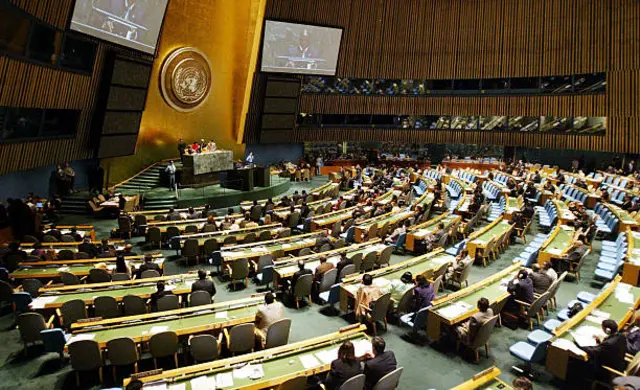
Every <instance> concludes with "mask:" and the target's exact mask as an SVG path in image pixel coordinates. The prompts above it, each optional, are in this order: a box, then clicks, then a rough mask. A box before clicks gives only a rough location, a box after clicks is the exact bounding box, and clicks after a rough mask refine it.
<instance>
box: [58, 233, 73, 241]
mask: <svg viewBox="0 0 640 390" xmlns="http://www.w3.org/2000/svg"><path fill="white" fill-rule="evenodd" d="M60 241H62V242H75V241H76V239H75V238H73V236H70V235H68V234H63V235H62V236H60Z"/></svg>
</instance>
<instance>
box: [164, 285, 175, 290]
mask: <svg viewBox="0 0 640 390" xmlns="http://www.w3.org/2000/svg"><path fill="white" fill-rule="evenodd" d="M174 288H176V285H175V284H165V285H164V289H165V291H171V290H173V289H174Z"/></svg>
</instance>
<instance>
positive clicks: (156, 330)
mask: <svg viewBox="0 0 640 390" xmlns="http://www.w3.org/2000/svg"><path fill="white" fill-rule="evenodd" d="M167 330H169V327H168V326H152V327H151V329H149V333H151V334H156V333H160V332H165V331H167Z"/></svg>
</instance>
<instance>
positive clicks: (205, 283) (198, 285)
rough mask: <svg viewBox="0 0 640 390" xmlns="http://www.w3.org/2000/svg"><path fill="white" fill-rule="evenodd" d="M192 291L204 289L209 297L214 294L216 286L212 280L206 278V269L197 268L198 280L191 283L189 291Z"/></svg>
mask: <svg viewBox="0 0 640 390" xmlns="http://www.w3.org/2000/svg"><path fill="white" fill-rule="evenodd" d="M194 291H206V292H208V293H209V295H210V296H211V297H214V296H215V295H216V286H215V284H214V283H213V280H211V279H208V278H207V271H205V270H203V269H199V270H198V280H196V281H195V282H193V284H192V285H191V292H194Z"/></svg>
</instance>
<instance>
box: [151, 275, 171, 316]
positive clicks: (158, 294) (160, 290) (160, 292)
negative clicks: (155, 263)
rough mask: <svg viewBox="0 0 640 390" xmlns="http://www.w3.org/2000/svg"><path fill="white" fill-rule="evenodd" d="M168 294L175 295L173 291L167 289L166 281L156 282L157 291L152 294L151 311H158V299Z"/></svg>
mask: <svg viewBox="0 0 640 390" xmlns="http://www.w3.org/2000/svg"><path fill="white" fill-rule="evenodd" d="M167 295H173V293H172V292H171V291H166V290H165V285H164V282H163V281H159V282H158V283H156V292H154V293H153V294H151V311H158V300H159V299H160V298H162V297H165V296H167Z"/></svg>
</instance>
